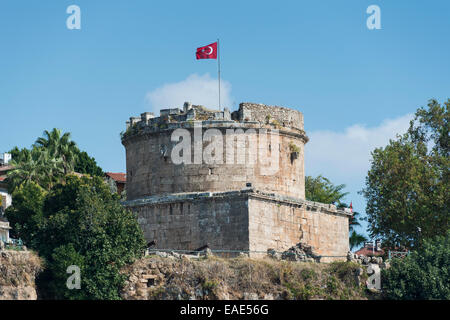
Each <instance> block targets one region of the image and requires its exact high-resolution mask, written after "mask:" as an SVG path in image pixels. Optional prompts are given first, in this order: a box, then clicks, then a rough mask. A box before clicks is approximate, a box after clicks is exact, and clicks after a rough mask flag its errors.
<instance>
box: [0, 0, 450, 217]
mask: <svg viewBox="0 0 450 320" xmlns="http://www.w3.org/2000/svg"><path fill="white" fill-rule="evenodd" d="M72 4H76V5H78V6H79V7H80V8H81V30H68V29H67V28H66V19H67V17H68V16H69V14H67V13H66V8H67V7H68V6H69V5H72ZM371 4H376V5H378V6H379V7H380V8H381V26H382V29H381V30H369V29H368V28H367V27H366V19H367V18H368V16H369V15H368V14H367V13H366V9H367V7H368V6H369V5H371ZM449 12H450V2H449V1H444V0H442V1H436V0H435V1H433V0H432V1H406V0H403V1H401V0H398V1H380V0H372V1H363V0H348V1H332V0H327V1H261V0H259V1H242V0H241V1H230V0H228V1H220V2H219V1H209V2H204V1H203V2H199V1H137V0H135V1H102V0H95V1H92V0H90V1H87V0H84V1H81V0H77V1H76V0H72V1H63V0H58V1H56V0H54V1H45V2H43V1H40V2H37V1H33V2H31V1H21V0H14V1H12V0H3V1H2V2H1V3H0V109H1V120H2V121H1V126H0V135H1V137H2V139H1V142H0V152H3V151H7V150H9V149H11V148H12V147H13V146H16V145H17V146H19V147H29V146H30V145H31V144H32V143H33V142H34V140H35V139H36V137H38V136H40V135H41V134H42V131H43V130H45V129H51V128H53V127H58V128H61V129H62V130H64V131H70V132H71V133H72V136H73V139H74V140H75V141H76V142H77V143H78V145H79V146H80V148H81V149H83V150H86V151H87V152H88V153H89V154H90V155H92V156H94V157H95V158H96V160H97V161H98V163H99V164H100V165H101V166H102V167H103V169H104V170H106V171H124V170H125V152H124V148H123V146H122V145H121V144H120V139H119V133H120V131H122V130H124V127H125V121H126V120H127V119H128V118H129V117H130V116H131V115H139V114H140V113H142V112H144V111H149V110H155V109H158V107H160V106H159V105H156V102H155V101H156V100H155V99H152V98H151V97H153V96H154V95H155V93H161V90H162V89H161V88H167V85H169V87H170V85H171V84H175V86H172V87H174V88H177V86H176V84H177V83H178V84H179V83H185V84H186V83H187V84H186V85H185V86H184V87H183V88H187V89H189V88H190V87H189V84H190V83H191V82H190V81H191V80H192V78H195V79H197V80H198V79H200V82H201V81H204V82H205V83H212V82H214V81H215V78H216V72H217V69H216V67H217V65H216V61H215V60H203V61H197V60H195V55H194V52H195V48H196V47H199V46H203V45H207V44H209V43H211V42H214V41H215V40H216V39H217V38H220V41H221V62H222V78H223V81H224V85H227V86H228V87H227V88H228V89H227V90H226V92H225V93H224V94H225V96H224V101H227V103H228V104H229V108H230V109H236V108H237V106H238V104H239V102H242V101H251V102H260V103H265V104H275V105H283V106H287V107H292V108H296V109H298V110H300V111H302V112H303V113H304V117H305V128H306V131H307V134H308V135H309V136H310V137H311V141H310V142H309V143H308V145H307V147H306V153H307V155H306V164H305V166H306V173H307V174H312V175H317V174H319V173H322V174H324V175H325V176H327V177H329V178H331V179H332V181H333V182H335V183H345V184H347V186H348V188H347V190H348V191H350V192H351V194H350V195H349V197H348V199H347V200H348V201H353V203H354V207H355V208H356V209H357V210H359V211H364V200H363V199H362V198H361V196H359V195H357V194H356V192H357V191H358V190H360V189H361V188H362V186H363V183H364V177H365V173H366V171H367V168H368V161H369V156H368V153H369V152H370V150H369V149H371V148H373V147H375V146H382V145H384V144H386V143H387V140H388V139H389V137H393V136H394V135H395V133H397V132H396V131H399V130H400V131H403V130H404V129H405V126H406V125H407V122H408V120H409V118H410V115H411V114H413V113H414V111H415V110H416V109H417V108H418V107H420V106H423V105H425V104H426V102H427V100H428V99H430V98H436V99H438V100H439V101H444V100H446V99H447V98H449V97H450V90H449V89H450V77H449V76H448V74H449V71H450V41H449V35H450V19H448V13H449ZM208 74H209V75H208ZM183 81H184V82H183ZM164 86H166V87H164ZM193 88H194V89H195V90H196V88H197V87H195V86H194V87H193ZM198 92H199V93H201V90H200V91H198ZM163 94H165V96H163V97H162V98H161V97H160V98H159V99H158V100H157V101H158V103H164V102H165V101H167V103H171V102H172V101H173V99H172V100H171V97H170V95H171V94H170V90H169V91H167V90H165V91H164V90H163ZM189 94H190V93H189V92H186V95H187V96H189ZM206 95H207V93H205V96H206ZM165 98H167V99H166V100H165ZM194 98H195V96H194ZM198 99H199V100H201V98H198ZM208 99H209V98H208ZM208 99H207V98H205V101H191V102H193V103H204V104H207V102H209V101H210V100H208ZM177 101H178V100H177ZM205 102H206V103H205ZM167 107H176V106H174V105H167Z"/></svg>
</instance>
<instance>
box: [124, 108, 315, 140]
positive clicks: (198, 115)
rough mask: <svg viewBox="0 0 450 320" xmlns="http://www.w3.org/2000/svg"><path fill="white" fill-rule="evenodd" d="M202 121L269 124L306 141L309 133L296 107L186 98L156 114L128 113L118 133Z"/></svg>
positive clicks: (209, 123)
mask: <svg viewBox="0 0 450 320" xmlns="http://www.w3.org/2000/svg"><path fill="white" fill-rule="evenodd" d="M199 122H200V123H201V125H202V126H203V127H204V128H213V127H217V128H244V129H245V128H268V129H277V130H283V131H284V132H291V133H292V134H296V135H299V136H302V139H303V141H304V142H305V143H306V142H307V141H308V137H307V136H306V133H305V131H304V126H303V114H302V113H301V112H299V111H296V110H292V109H288V108H284V107H279V106H268V105H264V104H256V103H248V102H244V103H241V104H240V105H239V109H238V110H237V111H234V112H232V113H231V112H230V110H229V109H228V108H225V109H224V110H222V111H221V110H211V109H208V108H206V107H204V106H202V105H192V104H191V103H189V102H185V103H184V106H183V108H182V109H180V108H170V109H162V110H160V115H159V117H157V116H155V115H154V113H153V112H144V113H142V114H141V116H140V117H130V119H129V120H128V121H127V122H126V131H125V132H123V133H122V134H121V137H122V142H124V141H125V140H127V139H128V138H130V137H132V136H135V135H140V134H145V133H156V132H160V131H165V130H174V129H177V128H192V127H194V126H196V125H198V124H199Z"/></svg>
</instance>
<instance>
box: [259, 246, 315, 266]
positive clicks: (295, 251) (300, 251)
mask: <svg viewBox="0 0 450 320" xmlns="http://www.w3.org/2000/svg"><path fill="white" fill-rule="evenodd" d="M267 254H268V255H269V256H270V257H271V258H273V259H276V260H289V261H306V262H320V255H318V254H316V253H315V252H314V248H313V247H312V246H310V245H308V244H305V243H301V242H300V243H298V244H296V245H295V246H293V247H291V248H289V249H288V250H286V251H284V252H282V253H279V252H276V251H275V250H273V249H268V250H267Z"/></svg>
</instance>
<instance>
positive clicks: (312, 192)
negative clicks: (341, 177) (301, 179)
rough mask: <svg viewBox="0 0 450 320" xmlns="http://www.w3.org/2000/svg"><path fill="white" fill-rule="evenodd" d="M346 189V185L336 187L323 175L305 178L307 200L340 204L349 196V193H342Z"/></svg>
mask: <svg viewBox="0 0 450 320" xmlns="http://www.w3.org/2000/svg"><path fill="white" fill-rule="evenodd" d="M344 188H345V184H340V185H337V186H335V185H334V184H333V183H331V181H330V180H328V179H327V178H325V177H323V176H322V175H319V176H317V177H316V178H313V177H311V176H306V178H305V193H306V200H310V201H316V202H322V203H330V204H331V203H334V204H339V203H341V201H342V199H343V198H344V197H345V196H346V195H347V194H348V192H342V190H343V189H344Z"/></svg>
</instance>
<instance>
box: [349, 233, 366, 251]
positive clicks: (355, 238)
mask: <svg viewBox="0 0 450 320" xmlns="http://www.w3.org/2000/svg"><path fill="white" fill-rule="evenodd" d="M366 241H367V238H366V237H364V236H363V235H362V234H359V233H357V232H356V231H355V230H353V232H352V233H351V235H350V238H349V243H350V250H353V248H355V247H359V246H360V245H362V244H363V243H364V242H366Z"/></svg>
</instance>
